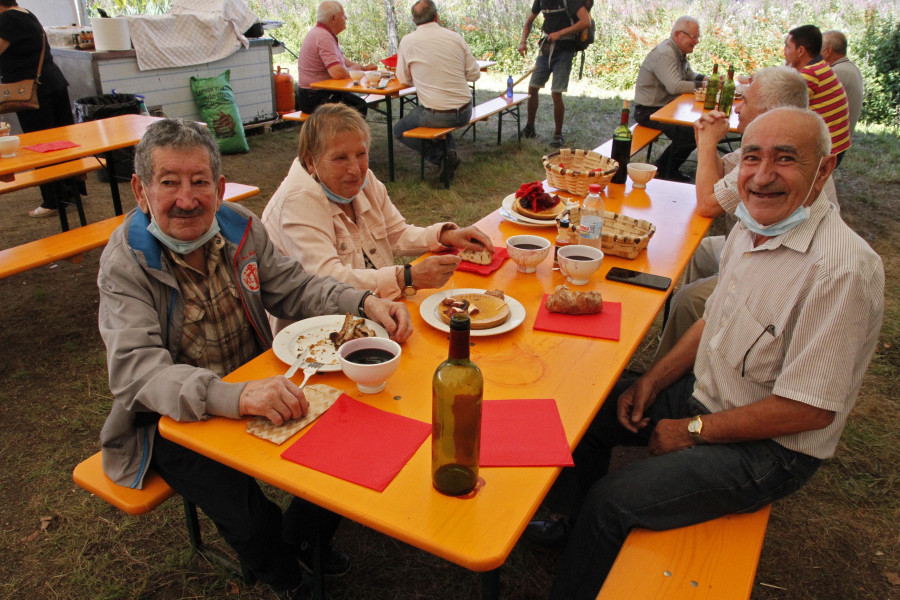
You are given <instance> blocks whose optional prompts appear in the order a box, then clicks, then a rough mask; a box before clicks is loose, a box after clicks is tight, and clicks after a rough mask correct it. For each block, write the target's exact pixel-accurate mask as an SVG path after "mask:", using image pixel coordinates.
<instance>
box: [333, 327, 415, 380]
mask: <svg viewBox="0 0 900 600" xmlns="http://www.w3.org/2000/svg"><path fill="white" fill-rule="evenodd" d="M338 362H339V363H340V364H341V370H342V371H343V372H344V375H346V376H347V377H349V378H350V379H351V380H353V381H355V382H356V388H357V389H358V390H359V391H360V392H362V393H363V394H377V393H378V392H380V391H381V390H383V389H384V386H385V384H386V382H387V380H388V378H389V377H390V376H391V375H393V374H394V372H396V371H397V367H399V366H400V344H398V343H397V342H395V341H394V340H390V339H388V338H382V337H370V338H360V339H356V340H350V341H349V342H344V343H343V344H341V347H340V348H339V349H338Z"/></svg>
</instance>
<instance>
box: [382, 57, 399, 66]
mask: <svg viewBox="0 0 900 600" xmlns="http://www.w3.org/2000/svg"><path fill="white" fill-rule="evenodd" d="M381 64H383V65H384V66H386V67H390V68H391V69H396V68H397V55H396V54H394V55H393V56H388V57H387V58H382V59H381Z"/></svg>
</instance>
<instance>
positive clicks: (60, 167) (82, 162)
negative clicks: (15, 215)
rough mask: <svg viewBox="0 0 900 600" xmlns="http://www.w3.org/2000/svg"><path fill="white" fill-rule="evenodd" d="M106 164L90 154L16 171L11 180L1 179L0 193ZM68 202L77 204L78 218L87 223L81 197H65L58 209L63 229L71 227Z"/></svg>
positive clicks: (98, 167) (21, 188)
mask: <svg viewBox="0 0 900 600" xmlns="http://www.w3.org/2000/svg"><path fill="white" fill-rule="evenodd" d="M104 166H105V163H104V162H103V160H102V159H99V158H97V157H94V156H88V157H85V158H79V159H76V160H70V161H68V162H64V163H60V164H57V165H50V166H48V167H41V168H40V169H32V170H30V171H23V172H21V173H16V174H15V175H13V176H12V178H11V180H10V181H2V180H0V194H9V193H11V192H17V191H19V190H23V189H25V188H30V187H35V186H39V185H43V184H45V183H52V182H54V181H59V180H61V179H68V178H70V177H77V176H79V175H85V174H87V173H90V172H92V171H98V170H100V169H102V168H104ZM68 204H74V205H75V208H76V209H77V210H78V219H79V220H80V221H81V224H82V225H85V224H87V219H86V218H85V216H84V207H83V206H82V205H81V197H80V196H78V197H76V198H74V199H73V201H70V200H69V199H64V200H63V201H62V202H60V204H59V211H58V212H59V224H60V227H61V228H62V230H63V231H67V230H68V229H69V219H68V216H67V215H66V205H68Z"/></svg>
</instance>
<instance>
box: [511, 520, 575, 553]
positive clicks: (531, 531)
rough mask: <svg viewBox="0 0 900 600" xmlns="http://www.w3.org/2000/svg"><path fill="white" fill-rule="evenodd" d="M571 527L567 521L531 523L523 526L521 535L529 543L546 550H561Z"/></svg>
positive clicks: (567, 538) (567, 539)
mask: <svg viewBox="0 0 900 600" xmlns="http://www.w3.org/2000/svg"><path fill="white" fill-rule="evenodd" d="M571 530H572V525H571V523H570V522H569V519H566V518H562V519H558V520H556V521H532V522H531V523H529V524H528V525H526V526H525V532H524V533H523V534H522V537H524V538H525V539H526V540H528V541H529V542H532V543H535V544H538V545H539V546H545V547H547V548H562V547H563V546H565V545H566V543H567V542H568V541H569V534H570V533H571Z"/></svg>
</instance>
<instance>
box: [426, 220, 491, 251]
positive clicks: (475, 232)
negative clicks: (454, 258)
mask: <svg viewBox="0 0 900 600" xmlns="http://www.w3.org/2000/svg"><path fill="white" fill-rule="evenodd" d="M438 241H439V242H440V243H441V244H443V245H445V246H451V247H453V248H459V249H460V250H475V251H476V252H477V251H480V250H484V249H487V250H488V251H490V252H491V253H493V252H494V243H493V242H492V241H491V238H490V237H488V235H487V234H486V233H485V232H483V231H481V230H480V229H478V228H477V227H475V226H474V225H470V226H469V227H462V228H461V229H444V230H443V231H442V232H441V235H440V237H439V239H438Z"/></svg>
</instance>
